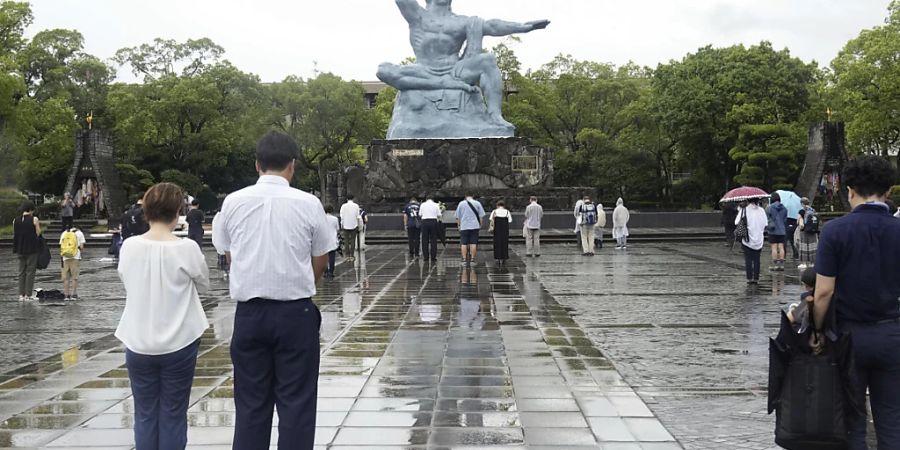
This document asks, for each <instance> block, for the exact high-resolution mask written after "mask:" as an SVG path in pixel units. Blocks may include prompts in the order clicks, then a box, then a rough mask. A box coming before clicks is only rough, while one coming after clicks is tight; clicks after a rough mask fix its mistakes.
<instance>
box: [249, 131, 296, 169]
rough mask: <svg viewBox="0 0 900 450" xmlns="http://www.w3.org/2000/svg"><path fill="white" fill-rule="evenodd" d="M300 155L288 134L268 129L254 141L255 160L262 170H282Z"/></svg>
mask: <svg viewBox="0 0 900 450" xmlns="http://www.w3.org/2000/svg"><path fill="white" fill-rule="evenodd" d="M298 156H300V149H299V148H297V143H296V142H294V140H293V139H291V137H290V136H288V135H286V134H283V133H277V132H275V131H270V132H268V133H266V135H265V136H263V137H262V138H261V139H260V140H259V142H257V143H256V161H257V162H258V163H259V168H260V170H262V171H263V172H267V171H270V170H276V171H279V170H284V169H287V168H288V166H289V165H290V164H291V163H293V162H294V160H295V159H297V157H298Z"/></svg>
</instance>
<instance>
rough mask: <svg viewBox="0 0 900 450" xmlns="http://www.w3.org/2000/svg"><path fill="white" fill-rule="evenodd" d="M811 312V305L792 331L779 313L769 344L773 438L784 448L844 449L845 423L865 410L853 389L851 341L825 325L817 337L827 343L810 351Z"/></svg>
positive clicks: (802, 449) (845, 445) (847, 443)
mask: <svg viewBox="0 0 900 450" xmlns="http://www.w3.org/2000/svg"><path fill="white" fill-rule="evenodd" d="M832 312H833V310H832ZM813 317H814V316H813V312H812V310H811V309H810V312H809V321H810V325H809V327H808V328H807V329H806V331H805V332H801V333H797V332H796V331H794V329H793V327H792V324H791V323H790V321H789V320H788V318H787V316H786V315H785V314H784V312H782V319H781V330H780V331H779V334H778V337H777V338H775V339H771V340H770V343H769V353H770V356H769V358H770V359H769V402H768V403H769V405H768V410H769V413H770V414H771V413H772V412H775V443H776V444H778V445H779V446H781V447H783V448H785V449H787V450H846V449H847V448H848V445H849V438H848V434H847V430H848V424H850V423H852V422H853V421H854V420H855V419H856V418H857V417H858V415H864V414H865V412H864V411H865V409H864V408H865V407H864V405H860V404H859V403H858V399H859V398H860V395H858V393H857V392H855V389H856V388H855V386H856V382H855V377H856V374H855V364H854V361H853V350H852V349H853V344H852V340H851V336H850V335H849V334H842V335H837V334H835V332H833V331H830V330H827V331H825V332H823V333H822V334H821V336H819V337H818V339H824V340H825V342H826V344H825V348H824V351H823V352H822V353H821V354H815V353H813V352H812V351H811V350H812V349H811V348H810V347H809V337H810V334H815V333H817V332H816V331H815V330H816V325H815V322H814V321H813ZM831 317H832V319H833V318H834V316H833V315H832V316H831ZM832 322H833V320H832Z"/></svg>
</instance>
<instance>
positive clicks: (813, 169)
mask: <svg viewBox="0 0 900 450" xmlns="http://www.w3.org/2000/svg"><path fill="white" fill-rule="evenodd" d="M846 141H847V140H846V134H845V131H844V123H843V122H820V123H817V124H814V125H813V126H812V127H810V129H809V149H808V151H807V154H806V163H805V164H804V166H803V172H801V173H800V178H799V179H798V180H797V187H796V189H795V192H797V194H799V195H801V196H803V197H807V198H809V200H810V201H811V202H813V203H814V204H818V205H819V206H820V208H821V207H822V206H824V207H825V209H826V211H827V210H831V211H834V210H835V209H838V210H840V209H843V210H848V209H850V204H849V201H848V199H847V188H846V186H844V185H843V183H841V172H842V171H843V169H844V163H846V162H847V160H848V156H847V147H846ZM817 198H818V201H816V200H817Z"/></svg>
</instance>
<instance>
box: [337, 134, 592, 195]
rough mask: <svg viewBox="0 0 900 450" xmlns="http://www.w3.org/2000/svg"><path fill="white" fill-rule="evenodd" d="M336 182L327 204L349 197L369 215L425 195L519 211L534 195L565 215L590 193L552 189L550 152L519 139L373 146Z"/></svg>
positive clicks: (375, 143) (407, 141)
mask: <svg viewBox="0 0 900 450" xmlns="http://www.w3.org/2000/svg"><path fill="white" fill-rule="evenodd" d="M337 178H339V180H338V179H335V180H334V183H333V184H335V185H336V186H337V189H336V194H335V195H328V198H326V199H325V200H326V203H330V204H334V205H337V204H340V203H341V202H343V200H344V199H345V198H346V195H347V194H353V195H354V196H355V197H356V198H358V199H359V201H360V203H361V204H362V205H364V206H365V207H366V208H367V210H368V211H370V212H396V211H398V210H399V209H400V208H401V207H402V205H404V204H405V203H406V202H407V201H408V200H409V198H410V197H412V196H416V197H420V198H421V197H423V196H424V195H426V194H433V195H434V196H435V197H436V200H440V201H444V202H447V203H448V205H455V204H456V202H458V201H459V200H460V199H461V198H462V197H463V196H464V195H465V194H466V193H472V194H475V195H477V196H479V197H481V198H482V199H483V200H484V201H485V202H486V203H487V204H488V205H493V203H494V202H495V201H496V200H500V199H503V200H506V201H507V203H508V204H509V206H510V207H512V208H514V209H519V210H521V208H524V207H525V206H527V204H528V198H529V197H530V196H532V195H535V196H538V197H539V198H540V199H541V203H542V204H544V207H545V208H550V209H562V210H566V209H569V208H571V207H572V205H574V204H575V201H576V199H577V197H578V195H579V194H580V193H581V192H582V191H586V192H591V191H592V190H591V189H581V188H554V187H553V152H552V151H551V150H548V149H544V148H541V147H537V146H534V145H531V144H530V142H529V141H528V140H527V139H523V138H499V139H396V140H384V141H373V142H372V144H371V145H370V146H369V148H368V161H367V162H366V166H365V168H362V167H352V168H349V169H347V170H346V171H344V172H343V174H341V176H339V177H337ZM329 180H331V178H329ZM330 184H332V183H331V182H330ZM330 191H331V186H329V192H330Z"/></svg>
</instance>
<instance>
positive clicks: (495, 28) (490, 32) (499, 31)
mask: <svg viewBox="0 0 900 450" xmlns="http://www.w3.org/2000/svg"><path fill="white" fill-rule="evenodd" d="M548 25H550V21H549V20H533V21H531V22H525V23H517V22H507V21H505V20H497V19H494V20H488V21H486V22H484V34H485V35H486V36H509V35H511V34H519V33H530V32H532V31H535V30H543V29H544V28H547V26H548Z"/></svg>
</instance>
